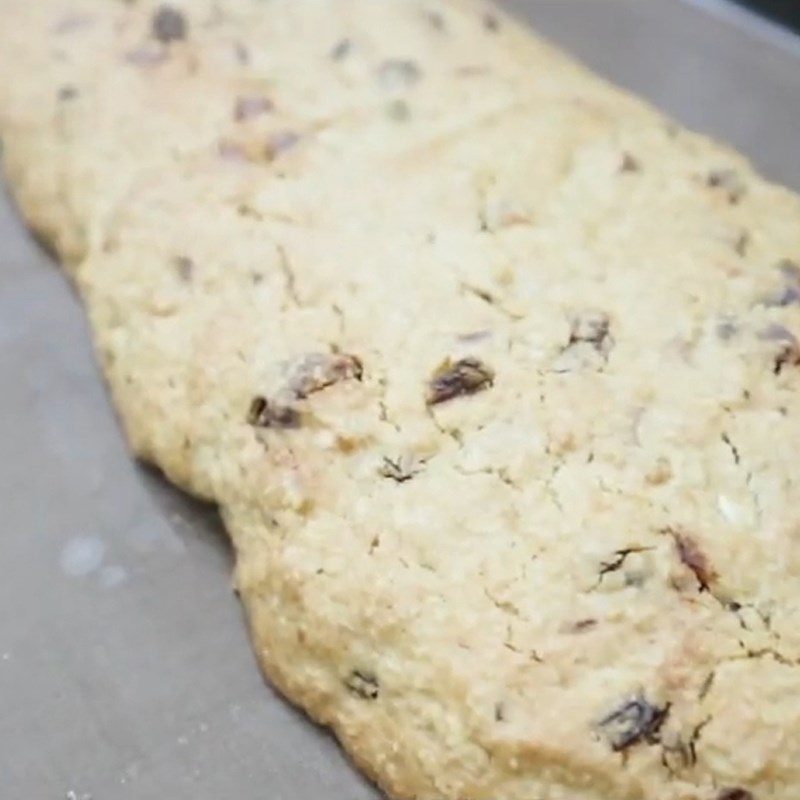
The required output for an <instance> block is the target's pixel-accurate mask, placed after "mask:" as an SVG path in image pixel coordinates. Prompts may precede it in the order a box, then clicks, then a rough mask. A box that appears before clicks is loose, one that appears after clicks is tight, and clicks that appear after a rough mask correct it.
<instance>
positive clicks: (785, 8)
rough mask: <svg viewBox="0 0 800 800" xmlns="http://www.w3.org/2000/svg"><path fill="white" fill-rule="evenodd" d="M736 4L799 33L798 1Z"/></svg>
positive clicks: (753, 0)
mask: <svg viewBox="0 0 800 800" xmlns="http://www.w3.org/2000/svg"><path fill="white" fill-rule="evenodd" d="M736 2H737V3H738V4H739V5H741V6H746V7H748V8H750V9H752V10H753V11H758V12H760V13H761V14H764V16H767V17H769V18H770V19H773V20H775V21H776V22H780V23H782V24H783V25H787V26H789V27H790V28H794V30H796V31H798V32H799V33H800V0H736Z"/></svg>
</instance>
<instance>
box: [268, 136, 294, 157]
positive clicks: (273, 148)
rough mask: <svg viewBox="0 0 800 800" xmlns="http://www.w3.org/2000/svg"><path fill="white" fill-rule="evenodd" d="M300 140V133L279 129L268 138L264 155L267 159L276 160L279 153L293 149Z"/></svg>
mask: <svg viewBox="0 0 800 800" xmlns="http://www.w3.org/2000/svg"><path fill="white" fill-rule="evenodd" d="M299 141H300V135H299V134H297V133H295V132H294V131H278V132H276V133H273V134H272V135H271V136H270V137H269V139H268V140H267V146H266V147H265V148H264V156H265V157H266V159H267V161H274V160H275V159H276V158H277V157H278V156H279V155H281V154H282V153H285V152H286V151H287V150H291V149H292V148H293V147H295V146H296V145H297V144H298V143H299Z"/></svg>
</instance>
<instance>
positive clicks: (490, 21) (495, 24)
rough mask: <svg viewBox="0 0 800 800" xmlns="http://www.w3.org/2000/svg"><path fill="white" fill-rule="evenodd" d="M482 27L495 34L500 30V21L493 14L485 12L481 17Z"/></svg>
mask: <svg viewBox="0 0 800 800" xmlns="http://www.w3.org/2000/svg"><path fill="white" fill-rule="evenodd" d="M483 27H484V29H485V30H487V31H489V32H490V33H496V32H497V31H498V30H500V19H499V18H498V17H497V16H496V15H495V14H492V13H491V12H487V13H486V14H484V15H483Z"/></svg>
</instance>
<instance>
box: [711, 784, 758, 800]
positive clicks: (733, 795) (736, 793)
mask: <svg viewBox="0 0 800 800" xmlns="http://www.w3.org/2000/svg"><path fill="white" fill-rule="evenodd" d="M717 800H755V795H754V794H753V793H752V792H748V791H747V789H742V788H740V787H738V786H735V787H732V788H730V789H723V790H722V791H721V792H720V793H719V794H718V795H717Z"/></svg>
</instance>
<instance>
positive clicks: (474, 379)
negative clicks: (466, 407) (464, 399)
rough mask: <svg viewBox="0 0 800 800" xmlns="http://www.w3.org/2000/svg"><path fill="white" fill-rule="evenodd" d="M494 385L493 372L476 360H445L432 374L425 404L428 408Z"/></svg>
mask: <svg viewBox="0 0 800 800" xmlns="http://www.w3.org/2000/svg"><path fill="white" fill-rule="evenodd" d="M493 383H494V371H493V370H492V369H491V368H490V367H487V366H486V365H485V364H484V363H483V362H482V361H480V360H479V359H477V358H471V357H470V358H462V359H459V360H458V361H455V362H452V361H450V359H449V358H448V359H446V360H445V361H444V362H443V363H442V364H441V365H440V366H439V368H438V369H437V370H436V372H434V374H433V377H432V378H431V380H430V383H429V384H428V393H427V396H426V398H425V402H426V403H427V404H428V405H429V406H433V405H436V404H437V403H444V402H445V401H446V400H452V399H453V398H454V397H461V396H463V395H470V394H475V393H476V392H480V391H482V390H483V389H488V388H489V387H490V386H492V384H493Z"/></svg>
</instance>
